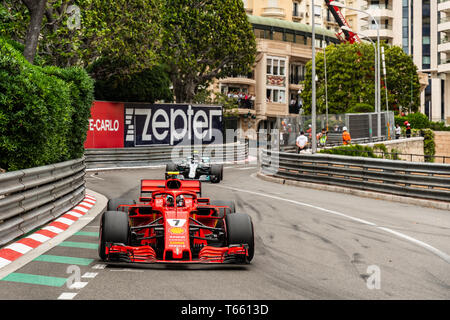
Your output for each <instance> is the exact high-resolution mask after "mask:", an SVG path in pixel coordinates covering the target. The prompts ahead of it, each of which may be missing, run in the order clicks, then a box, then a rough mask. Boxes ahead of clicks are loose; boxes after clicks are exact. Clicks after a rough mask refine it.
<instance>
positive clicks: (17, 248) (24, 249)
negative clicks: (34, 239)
mask: <svg viewBox="0 0 450 320" xmlns="http://www.w3.org/2000/svg"><path fill="white" fill-rule="evenodd" d="M5 249H11V250H14V251H17V252H20V253H22V254H25V253H27V252H28V251H30V250H31V249H33V248H32V247H30V246H27V245H25V244H23V243H13V244H10V245H9V246H7V247H6V248H5Z"/></svg>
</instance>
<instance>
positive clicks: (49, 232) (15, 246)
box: [0, 194, 97, 269]
mask: <svg viewBox="0 0 450 320" xmlns="http://www.w3.org/2000/svg"><path fill="white" fill-rule="evenodd" d="M96 202H97V199H96V198H95V197H94V196H92V195H90V194H86V196H85V198H84V199H83V200H82V201H81V202H80V203H79V204H78V205H77V206H76V207H74V208H73V209H71V210H69V211H67V212H66V213H65V214H63V215H62V216H60V217H59V218H57V219H55V220H54V221H53V222H51V223H50V224H48V225H47V226H45V227H43V228H42V229H40V230H38V231H36V232H34V233H32V234H30V235H28V236H26V237H24V238H22V239H20V240H18V241H16V242H14V243H12V244H10V245H7V246H6V247H4V248H2V249H0V269H1V268H3V267H5V266H7V265H9V264H10V263H12V262H13V261H15V260H17V259H19V258H20V257H22V256H23V255H24V254H26V253H28V252H30V251H31V250H33V249H36V248H37V247H39V246H40V245H42V244H43V243H45V242H47V241H49V240H50V239H53V238H54V237H56V236H57V235H58V234H60V233H61V232H63V231H65V230H67V229H68V228H69V227H70V226H71V225H72V224H73V223H74V222H75V221H77V220H78V219H79V218H81V217H82V216H84V215H85V214H86V213H87V212H88V211H89V210H90V209H91V208H92V207H93V206H94V205H95V203H96Z"/></svg>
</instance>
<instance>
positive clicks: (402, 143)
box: [367, 136, 450, 162]
mask: <svg viewBox="0 0 450 320" xmlns="http://www.w3.org/2000/svg"><path fill="white" fill-rule="evenodd" d="M449 137H450V136H449ZM375 144H378V143H368V144H367V145H368V146H370V147H373V146H374V145H375ZM383 144H384V145H385V146H386V148H387V150H388V151H389V152H392V150H393V149H395V152H399V153H404V154H405V155H403V156H402V155H399V158H400V159H401V160H406V161H414V162H423V161H424V157H423V137H416V138H409V139H398V140H390V141H384V142H383Z"/></svg>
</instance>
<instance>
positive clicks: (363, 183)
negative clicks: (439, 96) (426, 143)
mask: <svg viewBox="0 0 450 320" xmlns="http://www.w3.org/2000/svg"><path fill="white" fill-rule="evenodd" d="M260 166H261V173H263V174H266V175H272V176H274V177H278V178H283V179H291V180H299V181H305V182H313V183H314V182H315V183H323V184H329V185H336V186H342V187H349V188H357V189H362V190H367V191H375V192H383V193H390V194H395V195H400V196H409V197H415V198H423V199H433V200H442V201H449V202H450V165H445V164H434V163H418V162H407V161H400V160H384V159H373V158H364V157H350V156H338V155H328V154H313V155H307V154H293V153H285V152H276V151H270V150H262V155H261V162H260Z"/></svg>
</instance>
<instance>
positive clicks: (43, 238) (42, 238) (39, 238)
mask: <svg viewBox="0 0 450 320" xmlns="http://www.w3.org/2000/svg"><path fill="white" fill-rule="evenodd" d="M27 238H30V239H33V240H36V241H38V242H41V243H42V242H45V241H47V240H50V239H51V238H50V237H47V236H44V235H43V234H39V233H33V234H30V235H29V236H28V237H27Z"/></svg>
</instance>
